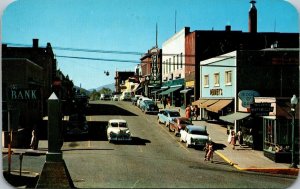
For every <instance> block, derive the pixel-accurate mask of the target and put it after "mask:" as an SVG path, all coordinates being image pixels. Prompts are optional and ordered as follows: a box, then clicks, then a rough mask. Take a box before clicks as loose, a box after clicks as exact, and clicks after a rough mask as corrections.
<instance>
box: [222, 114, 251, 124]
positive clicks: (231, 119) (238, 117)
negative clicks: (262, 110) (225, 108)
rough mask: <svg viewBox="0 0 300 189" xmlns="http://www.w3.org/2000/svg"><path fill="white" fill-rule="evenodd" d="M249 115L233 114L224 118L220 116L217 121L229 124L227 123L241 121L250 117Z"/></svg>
mask: <svg viewBox="0 0 300 189" xmlns="http://www.w3.org/2000/svg"><path fill="white" fill-rule="evenodd" d="M250 115H251V114H250V113H244V112H235V113H233V114H229V115H226V116H220V117H219V119H220V120H223V121H226V122H229V123H234V121H235V120H241V119H244V118H246V117H248V116H250Z"/></svg>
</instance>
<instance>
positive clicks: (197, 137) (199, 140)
mask: <svg viewBox="0 0 300 189" xmlns="http://www.w3.org/2000/svg"><path fill="white" fill-rule="evenodd" d="M209 141H210V137H209V136H208V133H207V130H206V126H198V125H187V126H186V127H185V129H182V130H180V142H185V143H186V147H187V148H189V147H191V146H202V147H204V146H205V144H206V143H207V142H209Z"/></svg>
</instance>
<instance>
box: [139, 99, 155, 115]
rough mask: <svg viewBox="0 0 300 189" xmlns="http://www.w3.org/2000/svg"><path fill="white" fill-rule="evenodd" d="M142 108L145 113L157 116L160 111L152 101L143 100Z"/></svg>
mask: <svg viewBox="0 0 300 189" xmlns="http://www.w3.org/2000/svg"><path fill="white" fill-rule="evenodd" d="M140 108H141V110H142V111H143V112H144V113H153V114H157V113H158V111H159V109H158V107H157V105H156V104H155V102H154V101H152V100H143V101H141V103H140Z"/></svg>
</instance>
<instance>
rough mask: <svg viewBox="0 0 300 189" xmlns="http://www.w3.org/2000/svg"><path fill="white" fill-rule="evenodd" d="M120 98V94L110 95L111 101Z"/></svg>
mask: <svg viewBox="0 0 300 189" xmlns="http://www.w3.org/2000/svg"><path fill="white" fill-rule="evenodd" d="M119 99H120V95H114V96H113V97H111V100H112V101H119Z"/></svg>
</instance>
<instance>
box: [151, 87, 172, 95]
mask: <svg viewBox="0 0 300 189" xmlns="http://www.w3.org/2000/svg"><path fill="white" fill-rule="evenodd" d="M166 89H168V88H160V89H157V90H154V91H151V93H152V94H154V93H159V92H161V91H164V90H166Z"/></svg>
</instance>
